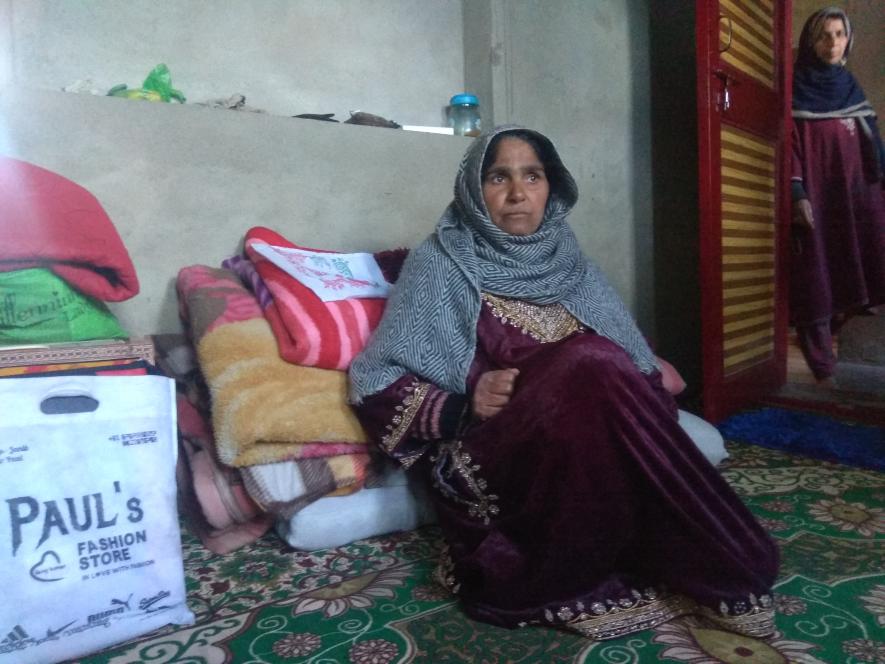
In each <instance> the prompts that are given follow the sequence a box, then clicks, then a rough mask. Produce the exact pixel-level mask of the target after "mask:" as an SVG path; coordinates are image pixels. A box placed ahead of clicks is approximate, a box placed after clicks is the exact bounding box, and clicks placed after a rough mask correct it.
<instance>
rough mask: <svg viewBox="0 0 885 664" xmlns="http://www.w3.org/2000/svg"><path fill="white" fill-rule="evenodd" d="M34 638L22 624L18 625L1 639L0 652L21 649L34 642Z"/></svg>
mask: <svg viewBox="0 0 885 664" xmlns="http://www.w3.org/2000/svg"><path fill="white" fill-rule="evenodd" d="M33 641H34V639H32V638H31V637H30V636H28V633H27V632H26V631H25V630H24V628H23V627H22V626H21V625H16V626H15V627H13V628H12V631H11V632H10V633H9V634H7V635H6V637H5V638H4V639H3V640H2V641H0V653H5V652H12V651H13V650H20V649H21V648H24V647H25V646H28V645H30V644H31V643H33Z"/></svg>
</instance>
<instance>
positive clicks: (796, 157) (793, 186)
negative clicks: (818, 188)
mask: <svg viewBox="0 0 885 664" xmlns="http://www.w3.org/2000/svg"><path fill="white" fill-rule="evenodd" d="M790 141H791V143H792V150H793V157H792V169H791V172H790V197H791V198H792V199H793V202H794V203H795V202H796V201H799V200H802V199H803V198H808V192H806V191H805V159H804V154H803V152H804V151H803V150H802V137H801V136H800V134H799V129H798V127H797V126H796V121H795V120H794V121H793V130H792V132H791V135H790Z"/></svg>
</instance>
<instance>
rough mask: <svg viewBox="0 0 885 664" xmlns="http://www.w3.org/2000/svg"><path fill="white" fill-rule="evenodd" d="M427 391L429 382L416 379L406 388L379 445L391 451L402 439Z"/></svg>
mask: <svg viewBox="0 0 885 664" xmlns="http://www.w3.org/2000/svg"><path fill="white" fill-rule="evenodd" d="M429 391H430V383H422V382H421V381H418V380H416V381H414V382H413V383H412V384H411V385H409V386H408V387H407V388H406V392H408V394H407V395H406V398H405V399H403V402H402V403H401V404H400V405H398V406H397V407H396V411H397V412H396V415H394V416H393V419H392V420H391V423H390V424H388V425H387V430H388V431H389V432H390V433H388V434H385V435H384V436H382V437H381V445H383V446H384V449H385V450H387V451H388V452H392V451H393V448H394V447H396V446H397V445H398V444H399V442H400V441H401V440H402V439H403V436H404V435H405V433H406V431H408V429H409V426H410V425H411V424H412V421H413V420H414V419H415V415H417V414H418V411H419V410H420V409H421V404H423V403H424V399H425V398H426V397H427V393H428V392H429Z"/></svg>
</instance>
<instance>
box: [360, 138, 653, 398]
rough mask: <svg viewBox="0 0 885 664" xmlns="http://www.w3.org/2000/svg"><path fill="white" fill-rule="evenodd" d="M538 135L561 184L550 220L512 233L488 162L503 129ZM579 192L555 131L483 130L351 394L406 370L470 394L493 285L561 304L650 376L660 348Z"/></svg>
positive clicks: (363, 358) (411, 262)
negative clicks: (580, 217)
mask: <svg viewBox="0 0 885 664" xmlns="http://www.w3.org/2000/svg"><path fill="white" fill-rule="evenodd" d="M513 131H518V132H522V133H525V134H528V135H530V136H532V137H533V138H534V139H535V140H536V141H537V143H538V144H539V145H540V146H541V147H542V151H543V152H544V153H545V154H541V155H538V156H539V157H540V158H541V159H542V160H543V161H544V165H545V169H546V170H547V173H548V177H549V179H550V183H551V190H550V195H549V197H548V199H547V207H546V210H545V213H544V219H543V221H542V222H541V225H540V227H539V228H538V230H536V231H535V232H534V233H532V234H531V235H511V234H509V233H507V232H505V231H503V230H501V229H500V228H498V227H497V226H496V225H495V224H494V223H493V222H492V220H491V218H490V216H489V212H488V210H487V209H486V205H485V201H484V200H483V196H482V164H483V160H484V159H485V155H486V152H487V150H488V148H489V144H490V143H491V142H492V139H494V138H495V136H497V135H499V134H502V133H505V132H513ZM577 200H578V189H577V186H576V185H575V181H574V179H573V178H572V176H571V174H570V173H569V172H568V170H567V169H566V168H565V166H564V165H563V164H562V161H561V160H560V158H559V155H558V154H557V152H556V149H555V148H554V147H553V144H552V143H551V142H550V140H549V139H547V137H545V136H543V135H542V134H539V133H537V132H534V131H529V130H525V129H522V128H520V127H515V126H504V127H498V128H496V129H493V130H492V131H490V132H488V133H486V134H483V135H482V136H480V137H478V138H477V139H476V140H475V141H474V142H473V143H472V144H471V145H470V147H469V148H468V150H467V153H466V154H465V155H464V158H463V159H462V160H461V167H460V169H459V170H458V175H457V176H456V178H455V197H454V200H453V201H452V203H451V204H449V206H448V208H446V211H445V212H444V213H443V216H442V217H441V218H440V220H439V222H438V223H437V225H436V230H435V232H434V233H433V234H432V235H431V236H430V237H428V238H427V239H426V240H425V241H424V242H423V243H421V244H420V245H419V246H418V247H417V248H415V249H414V250H413V251H411V252H410V253H409V257H408V258H407V259H406V263H405V265H404V266H403V269H402V272H401V274H400V277H399V279H398V281H397V283H396V286H395V287H394V289H393V293H392V295H391V297H390V300H389V301H388V303H387V308H386V309H385V311H384V317H383V318H382V320H381V323H380V325H379V326H378V328H377V329H376V330H375V333H374V334H373V336H372V338H371V339H370V341H369V344H368V345H367V347H366V348H365V350H364V351H363V352H362V353H361V354H360V355H358V356H357V357H356V358H355V359H354V361H353V363H352V364H351V366H350V399H351V401H352V402H353V403H360V402H361V401H362V400H363V398H365V397H366V396H368V395H370V394H374V393H376V392H379V391H380V390H382V389H384V388H385V387H387V386H388V385H390V384H391V383H393V382H394V381H395V380H396V379H397V378H399V377H400V376H403V375H405V374H406V373H413V374H415V375H417V376H419V377H420V378H422V379H423V380H427V381H429V382H431V383H434V384H435V385H437V386H439V387H440V388H442V389H444V390H447V391H449V392H458V393H463V392H465V391H466V380H467V373H468V371H469V369H470V364H471V362H472V361H473V356H474V354H475V352H476V323H477V320H478V319H479V311H480V306H481V305H482V300H481V297H480V293H482V292H488V293H492V294H495V295H501V296H504V297H511V298H518V299H521V300H525V301H528V302H533V303H535V304H552V303H555V302H559V303H561V304H562V305H563V306H564V307H565V308H566V309H568V311H569V312H571V314H572V315H573V316H575V317H576V318H577V319H578V320H580V321H581V322H582V323H584V324H585V325H587V326H588V327H590V328H592V329H594V330H595V331H596V332H597V333H599V334H601V335H602V336H604V337H607V338H609V339H611V340H612V341H614V342H615V343H617V344H618V345H619V346H621V347H622V348H624V350H626V351H627V352H628V353H629V354H630V357H631V358H633V361H634V362H635V363H636V365H637V366H638V367H639V369H640V370H642V371H643V372H645V373H648V372H650V371H652V370H654V369H657V364H656V362H655V357H654V354H653V353H652V352H651V349H650V348H649V347H648V344H647V343H646V342H645V339H644V337H643V336H642V334H641V333H640V332H639V329H638V328H637V327H636V324H635V323H634V321H633V319H632V318H631V316H630V314H629V313H628V312H627V310H626V308H625V307H624V305H623V303H622V302H621V300H620V298H619V297H618V296H617V294H616V293H615V291H614V289H613V288H612V287H611V286H610V285H609V284H608V282H607V281H606V279H605V277H604V276H603V275H602V272H600V270H599V269H598V268H597V267H596V266H595V265H594V264H593V263H592V262H591V261H590V260H589V259H588V258H586V257H585V256H584V255H583V254H582V252H581V250H580V247H579V246H578V242H577V239H576V238H575V235H574V233H573V232H572V230H571V228H570V227H569V226H568V224H567V223H566V216H567V215H568V213H569V211H570V210H571V209H572V207H574V205H575V203H576V202H577Z"/></svg>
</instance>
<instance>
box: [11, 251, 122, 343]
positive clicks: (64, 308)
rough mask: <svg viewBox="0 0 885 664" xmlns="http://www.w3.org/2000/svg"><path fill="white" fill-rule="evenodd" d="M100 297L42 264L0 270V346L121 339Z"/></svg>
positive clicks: (116, 326) (118, 328) (113, 318)
mask: <svg viewBox="0 0 885 664" xmlns="http://www.w3.org/2000/svg"><path fill="white" fill-rule="evenodd" d="M128 336H129V335H128V334H126V332H125V331H124V330H123V328H122V327H120V324H119V323H118V322H117V319H116V317H115V316H114V314H112V313H111V312H110V310H109V309H108V307H107V305H106V304H105V303H104V302H102V301H101V300H96V299H95V298H92V297H89V296H87V295H83V294H82V293H80V292H79V291H77V290H75V289H73V288H71V286H69V285H68V283H67V282H66V281H65V280H64V279H61V278H60V277H58V276H57V275H55V274H54V273H52V272H50V271H49V270H47V269H45V268H28V269H24V270H13V271H11V272H0V345H19V344H43V343H60V342H67V341H87V340H90V339H125V338H127V337H128Z"/></svg>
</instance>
